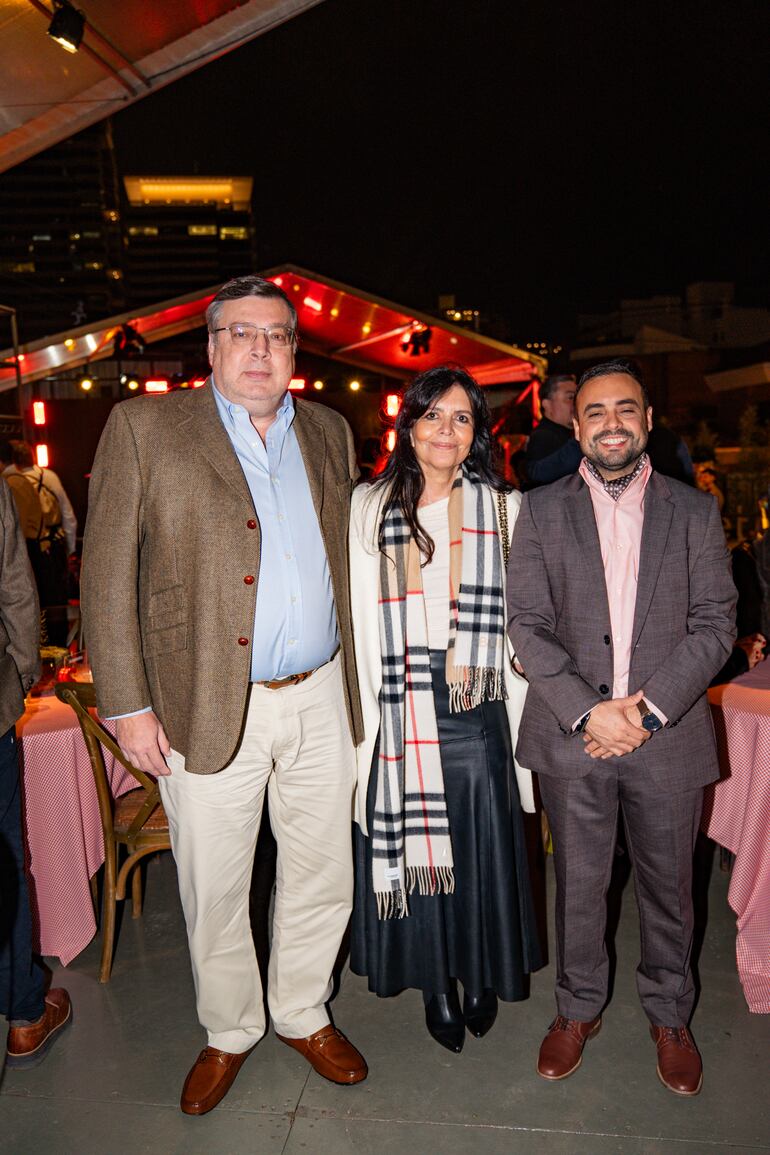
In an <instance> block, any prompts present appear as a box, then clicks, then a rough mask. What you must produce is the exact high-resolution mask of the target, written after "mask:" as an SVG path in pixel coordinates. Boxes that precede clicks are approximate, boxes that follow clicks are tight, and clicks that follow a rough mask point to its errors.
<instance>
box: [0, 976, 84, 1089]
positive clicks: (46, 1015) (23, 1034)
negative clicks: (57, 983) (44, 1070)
mask: <svg viewBox="0 0 770 1155" xmlns="http://www.w3.org/2000/svg"><path fill="white" fill-rule="evenodd" d="M70 1022H72V1003H71V1002H70V997H69V995H68V994H67V992H66V991H65V990H63V989H62V988H61V987H54V989H53V990H50V991H49V992H48V994H47V995H46V996H45V1010H44V1011H43V1013H42V1015H41V1016H40V1018H39V1019H38V1020H37V1022H35V1023H17V1024H15V1025H14V1023H13V1022H12V1023H11V1029H10V1030H9V1032H8V1044H7V1051H6V1056H5V1065H6V1067H9V1068H11V1070H24V1069H25V1068H27V1067H36V1066H37V1065H38V1063H42V1061H43V1059H44V1058H45V1057H46V1055H47V1054H48V1052H49V1050H50V1049H51V1047H52V1045H53V1044H54V1043H55V1042H56V1040H57V1038H58V1037H59V1032H60V1031H63V1030H64V1028H65V1027H66V1026H67V1024H68V1023H70Z"/></svg>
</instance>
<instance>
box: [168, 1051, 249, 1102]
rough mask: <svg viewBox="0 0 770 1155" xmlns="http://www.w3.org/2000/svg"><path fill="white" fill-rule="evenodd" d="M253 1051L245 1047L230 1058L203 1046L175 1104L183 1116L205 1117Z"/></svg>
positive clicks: (225, 1091) (227, 1052)
mask: <svg viewBox="0 0 770 1155" xmlns="http://www.w3.org/2000/svg"><path fill="white" fill-rule="evenodd" d="M255 1046H256V1044H255ZM253 1050H254V1047H249V1049H248V1051H244V1052H243V1053H242V1054H240V1055H232V1054H230V1052H229V1051H219V1050H217V1048H216V1047H204V1049H203V1050H202V1051H201V1053H200V1054H199V1055H198V1058H197V1059H196V1060H195V1062H194V1064H193V1066H192V1068H191V1070H190V1073H189V1075H188V1076H187V1078H186V1079H185V1081H184V1087H182V1098H181V1100H180V1103H179V1105H180V1107H181V1108H182V1110H183V1111H184V1113H185V1115H205V1114H206V1112H207V1111H211V1110H213V1108H214V1107H216V1105H217V1103H220V1102H221V1101H222V1099H224V1097H225V1095H226V1094H227V1092H228V1091H229V1090H230V1088H231V1087H232V1085H233V1083H234V1082H235V1076H236V1075H237V1074H238V1072H239V1071H240V1069H241V1067H242V1066H243V1064H244V1062H245V1060H246V1059H247V1058H248V1056H249V1055H250V1054H251V1052H252V1051H253Z"/></svg>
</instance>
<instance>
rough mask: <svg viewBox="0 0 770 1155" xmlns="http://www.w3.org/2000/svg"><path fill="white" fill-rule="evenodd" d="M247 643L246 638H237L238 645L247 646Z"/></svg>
mask: <svg viewBox="0 0 770 1155" xmlns="http://www.w3.org/2000/svg"><path fill="white" fill-rule="evenodd" d="M248 644H249V639H248V638H238V645H239V646H248Z"/></svg>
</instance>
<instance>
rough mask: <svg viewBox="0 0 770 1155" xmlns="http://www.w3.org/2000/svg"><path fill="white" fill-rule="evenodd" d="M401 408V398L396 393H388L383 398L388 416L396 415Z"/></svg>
mask: <svg viewBox="0 0 770 1155" xmlns="http://www.w3.org/2000/svg"><path fill="white" fill-rule="evenodd" d="M400 408H401V398H400V397H399V395H398V393H388V395H387V397H386V398H385V413H386V415H387V416H388V417H398V411H399V409H400Z"/></svg>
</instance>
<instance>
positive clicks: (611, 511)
mask: <svg viewBox="0 0 770 1155" xmlns="http://www.w3.org/2000/svg"><path fill="white" fill-rule="evenodd" d="M651 473H652V466H651V465H650V462H649V460H648V461H647V463H646V465H645V466H644V468H643V469H642V471H641V473H640V474H639V476H638V477H635V478H634V480H633V481H632V482H631V483H630V485H629V486H628V488H627V489H625V490H624V491H623V493H621V495H620V497H619V498H618V499H617V501H615V500H614V499H613V498H611V497H610V495H609V494H608V493H607V491H606V489H605V488H604V486H603V485H602V483H601V482H600V481H599V480H598V479H597V478H595V477H594V475H593V474H592V473H591V471H590V469H589V468H588V466H587V464H586V460H585V458H583V460H582V461H581V463H580V474H581V476H582V478H583V480H584V481H585V483H586V485H587V486H588V488H589V490H590V493H591V502H592V503H593V507H594V516H595V518H596V528H597V530H598V532H599V545H600V546H601V551H602V563H603V565H604V580H605V582H606V584H607V601H608V602H609V609H610V625H611V629H612V646H613V655H614V663H613V683H612V696H613V698H625V697H626V695H627V694H628V692H629V687H628V672H629V669H630V666H631V638H632V634H633V629H634V611H635V609H636V588H637V585H638V582H639V555H640V553H641V547H642V527H643V525H644V494H645V490H646V488H647V482H648V481H649V479H650V474H651ZM638 689H640V687H639V686H635V687H633V690H632V692H636V690H638ZM646 700H647V704H648V706H649V707H650V709H651V710H652V711H653V713H655V714H657V715H658V717H659V718H660V720H661V721H662V722H663V723H664V724H665V722H666V721H667V719H666V717H665V715H664V714H662V713H661V711H660V710H658V709H657V708H656V707H655V706H654V705H653V703H652V702H650V700H649V698H648V699H646ZM597 704H598V703H597Z"/></svg>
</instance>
